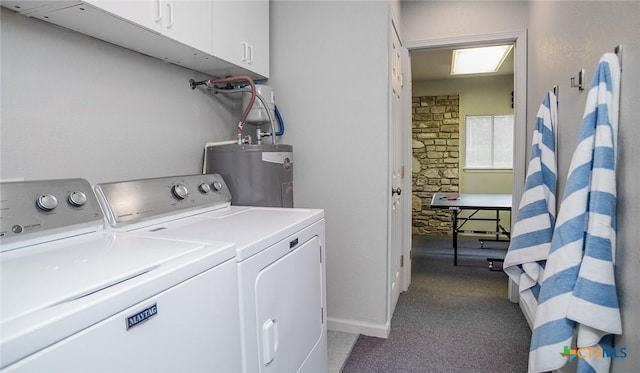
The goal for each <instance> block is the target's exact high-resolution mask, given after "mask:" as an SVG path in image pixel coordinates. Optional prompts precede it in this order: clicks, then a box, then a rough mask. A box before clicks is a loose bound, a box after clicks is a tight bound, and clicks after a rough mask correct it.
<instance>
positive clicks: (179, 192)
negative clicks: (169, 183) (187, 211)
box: [171, 184, 189, 199]
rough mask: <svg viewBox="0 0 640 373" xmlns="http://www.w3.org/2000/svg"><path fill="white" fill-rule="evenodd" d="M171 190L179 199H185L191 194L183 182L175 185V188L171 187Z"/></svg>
mask: <svg viewBox="0 0 640 373" xmlns="http://www.w3.org/2000/svg"><path fill="white" fill-rule="evenodd" d="M171 192H172V193H173V196H174V197H176V198H177V199H185V198H187V197H188V196H189V190H188V189H187V187H186V186H184V185H182V184H178V185H174V186H173V188H171Z"/></svg>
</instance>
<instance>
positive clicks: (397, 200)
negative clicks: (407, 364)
mask: <svg viewBox="0 0 640 373" xmlns="http://www.w3.org/2000/svg"><path fill="white" fill-rule="evenodd" d="M390 33H391V45H390V52H391V61H390V63H391V69H390V72H391V76H390V79H391V84H390V87H391V92H390V100H391V105H390V106H391V118H390V123H389V126H390V129H389V137H390V139H389V141H390V144H389V145H390V147H389V149H390V154H389V157H390V159H389V161H390V162H389V164H390V168H391V170H390V172H391V190H390V191H389V195H390V199H389V202H390V205H391V206H390V207H389V230H390V232H389V237H390V239H389V249H388V250H389V265H390V266H389V268H390V269H389V286H390V289H389V294H390V300H389V307H390V309H389V319H391V316H392V315H393V311H394V310H395V308H396V304H397V302H398V297H399V296H400V290H401V289H400V287H401V284H400V282H401V269H402V265H403V263H402V215H403V210H404V209H403V203H402V201H403V200H402V198H403V194H402V178H403V173H404V172H403V170H402V154H403V151H402V150H403V147H402V108H403V105H402V52H401V51H402V45H401V43H400V38H399V37H398V33H397V32H396V29H395V27H394V24H393V22H391V30H390Z"/></svg>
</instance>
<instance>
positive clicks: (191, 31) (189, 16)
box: [160, 0, 212, 53]
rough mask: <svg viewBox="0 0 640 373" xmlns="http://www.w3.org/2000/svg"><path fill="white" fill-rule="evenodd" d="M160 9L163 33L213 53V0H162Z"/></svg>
mask: <svg viewBox="0 0 640 373" xmlns="http://www.w3.org/2000/svg"><path fill="white" fill-rule="evenodd" d="M160 9H161V11H160V14H161V16H162V17H161V18H162V19H161V20H160V22H161V23H162V34H163V35H166V36H167V37H169V38H171V39H173V40H176V41H179V42H181V43H183V44H185V45H188V46H190V47H193V48H196V49H199V50H201V51H203V52H207V53H211V51H212V38H211V31H212V2H211V1H176V0H172V1H162V2H161V6H160Z"/></svg>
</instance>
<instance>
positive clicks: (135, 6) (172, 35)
mask: <svg viewBox="0 0 640 373" xmlns="http://www.w3.org/2000/svg"><path fill="white" fill-rule="evenodd" d="M33 3H37V5H38V6H34V4H33ZM2 6H4V7H7V8H10V9H13V10H16V11H18V12H20V13H21V14H23V15H25V16H28V17H35V18H38V19H41V20H43V21H46V22H50V23H53V24H57V25H59V26H63V27H66V28H69V29H71V30H75V31H78V32H80V33H83V34H87V35H90V36H93V37H95V38H98V39H101V40H105V41H108V42H110V43H112V44H116V45H120V46H122V47H125V48H128V49H132V50H135V51H138V52H140V53H143V54H146V55H149V56H153V57H156V58H159V59H162V60H164V61H167V62H170V63H173V64H176V65H180V66H184V67H187V68H190V69H192V70H196V71H201V72H203V73H206V74H210V75H212V76H229V75H239V74H243V75H249V76H251V77H252V78H254V79H264V78H268V77H269V1H268V0H259V1H255V0H251V1H248V0H240V1H219V0H131V1H122V0H84V1H37V2H29V1H3V2H2Z"/></svg>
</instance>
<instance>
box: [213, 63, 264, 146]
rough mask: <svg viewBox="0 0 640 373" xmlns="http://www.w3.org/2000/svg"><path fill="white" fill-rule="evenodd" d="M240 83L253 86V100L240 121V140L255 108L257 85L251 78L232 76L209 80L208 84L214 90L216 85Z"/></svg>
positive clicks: (250, 100) (251, 99)
mask: <svg viewBox="0 0 640 373" xmlns="http://www.w3.org/2000/svg"><path fill="white" fill-rule="evenodd" d="M239 81H246V82H247V83H249V86H251V98H250V99H249V105H247V108H246V109H244V111H243V112H242V115H241V116H240V121H239V122H238V138H240V137H241V136H242V128H243V127H244V123H245V121H246V120H247V117H248V116H249V112H250V111H251V108H252V107H253V102H254V101H255V100H256V85H255V84H254V83H253V80H252V79H251V78H249V77H248V76H245V75H238V76H230V77H228V78H221V79H209V80H207V82H206V84H207V86H208V87H210V88H214V86H215V85H216V84H223V83H232V82H239Z"/></svg>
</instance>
